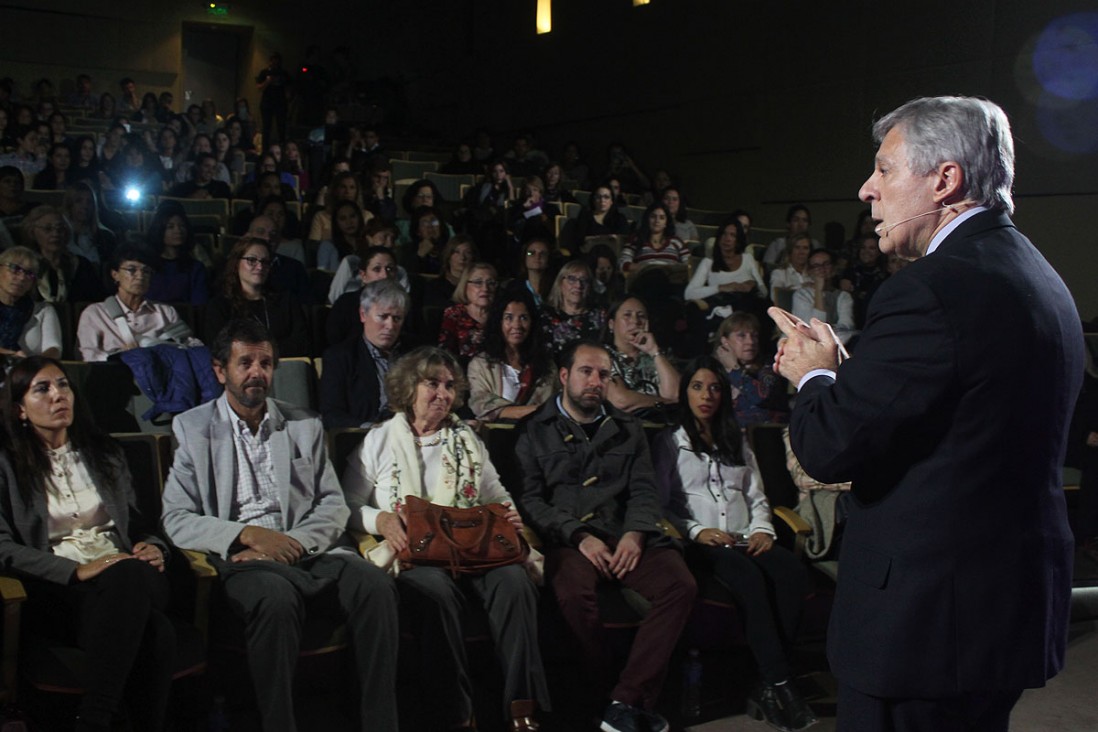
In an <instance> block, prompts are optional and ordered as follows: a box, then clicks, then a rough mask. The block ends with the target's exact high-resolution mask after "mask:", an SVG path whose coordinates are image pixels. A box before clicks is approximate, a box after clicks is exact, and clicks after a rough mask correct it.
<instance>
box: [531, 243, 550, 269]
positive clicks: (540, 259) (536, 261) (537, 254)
mask: <svg viewBox="0 0 1098 732" xmlns="http://www.w3.org/2000/svg"><path fill="white" fill-rule="evenodd" d="M548 268H549V245H548V244H546V243H545V242H543V241H532V242H530V243H529V244H527V245H526V271H527V272H544V271H545V270H546V269H548Z"/></svg>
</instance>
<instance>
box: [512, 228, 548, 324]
mask: <svg viewBox="0 0 1098 732" xmlns="http://www.w3.org/2000/svg"><path fill="white" fill-rule="evenodd" d="M552 256H553V245H552V244H550V243H549V242H548V241H547V240H545V239H541V238H538V237H535V238H533V239H531V240H529V241H528V242H526V246H524V247H522V249H521V250H520V251H519V261H518V282H520V283H522V285H523V287H525V289H526V291H527V292H529V293H530V296H531V297H533V298H534V303H535V304H536V305H537V306H538V307H539V308H540V307H541V303H542V301H543V300H544V299H545V298H546V297H548V296H549V288H550V287H552V284H553V282H552V279H551V278H550V277H549V260H550V259H551V258H552Z"/></svg>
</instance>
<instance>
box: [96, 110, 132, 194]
mask: <svg viewBox="0 0 1098 732" xmlns="http://www.w3.org/2000/svg"><path fill="white" fill-rule="evenodd" d="M125 138H126V128H125V127H123V126H122V125H120V124H118V123H115V124H112V125H111V126H110V127H109V128H108V129H107V134H106V135H104V136H103V138H102V139H100V140H99V142H98V143H96V154H97V155H98V157H99V169H100V171H104V172H105V171H106V170H107V169H108V168H109V167H110V163H111V161H112V160H114V159H115V158H116V157H117V156H118V153H120V152H122V148H123V147H124V146H125ZM100 181H102V177H101V178H100Z"/></svg>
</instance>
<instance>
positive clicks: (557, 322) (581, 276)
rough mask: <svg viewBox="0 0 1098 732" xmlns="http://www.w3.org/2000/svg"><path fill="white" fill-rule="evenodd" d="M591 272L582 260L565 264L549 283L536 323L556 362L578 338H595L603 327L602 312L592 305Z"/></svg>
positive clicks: (604, 317)
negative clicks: (561, 353)
mask: <svg viewBox="0 0 1098 732" xmlns="http://www.w3.org/2000/svg"><path fill="white" fill-rule="evenodd" d="M592 279H593V277H592V275H591V268H590V267H588V266H587V263H586V262H584V261H583V260H582V259H573V260H572V261H570V262H565V263H564V266H563V267H561V268H560V272H558V273H557V278H556V279H555V280H554V281H553V287H552V288H551V289H550V290H549V297H547V298H546V300H545V305H544V306H543V307H542V308H541V312H540V313H539V316H538V320H539V321H540V323H539V326H540V327H541V332H542V335H543V336H544V343H545V345H546V346H547V347H548V348H549V350H550V352H551V353H552V354H553V358H556V357H557V356H558V355H559V354H560V352H561V351H562V350H564V347H565V346H567V345H568V344H569V343H571V342H572V341H574V340H579V339H580V338H597V337H598V336H599V334H600V333H602V329H603V328H604V327H606V310H605V309H604V308H601V307H598V306H596V305H595V300H594V297H593V295H592V290H593V289H594V288H593V286H592V284H591V281H592Z"/></svg>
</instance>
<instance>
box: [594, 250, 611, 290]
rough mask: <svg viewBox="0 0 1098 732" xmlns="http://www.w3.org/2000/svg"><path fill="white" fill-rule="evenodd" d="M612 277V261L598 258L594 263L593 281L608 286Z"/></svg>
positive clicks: (606, 258)
mask: <svg viewBox="0 0 1098 732" xmlns="http://www.w3.org/2000/svg"><path fill="white" fill-rule="evenodd" d="M613 276H614V261H613V260H612V259H610V258H608V257H599V258H598V261H596V262H595V279H597V280H598V281H599V282H601V283H602V284H604V285H608V284H610V280H611V278H613Z"/></svg>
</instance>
